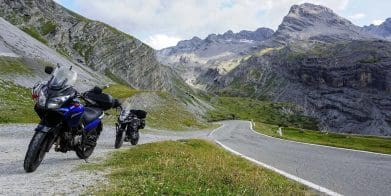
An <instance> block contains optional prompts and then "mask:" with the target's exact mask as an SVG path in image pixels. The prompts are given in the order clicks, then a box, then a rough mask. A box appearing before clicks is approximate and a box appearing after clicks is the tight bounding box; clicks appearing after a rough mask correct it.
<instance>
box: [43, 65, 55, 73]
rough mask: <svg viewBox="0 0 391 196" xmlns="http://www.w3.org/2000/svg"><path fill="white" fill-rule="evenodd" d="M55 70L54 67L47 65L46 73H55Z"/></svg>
mask: <svg viewBox="0 0 391 196" xmlns="http://www.w3.org/2000/svg"><path fill="white" fill-rule="evenodd" d="M53 70H54V68H53V67H51V66H46V67H45V73H47V74H49V75H50V74H52V73H53Z"/></svg>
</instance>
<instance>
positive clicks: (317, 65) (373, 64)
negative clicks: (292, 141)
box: [210, 40, 391, 135]
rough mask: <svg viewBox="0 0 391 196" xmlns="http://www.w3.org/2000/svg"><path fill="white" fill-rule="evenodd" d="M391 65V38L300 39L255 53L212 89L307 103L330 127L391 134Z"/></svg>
mask: <svg viewBox="0 0 391 196" xmlns="http://www.w3.org/2000/svg"><path fill="white" fill-rule="evenodd" d="M303 46H304V47H303ZM390 64H391V43H390V42H387V41H382V40H379V41H361V40H356V41H350V42H344V43H338V44H308V43H307V44H305V45H304V44H302V43H300V42H299V43H295V44H291V45H289V46H287V47H284V48H281V49H279V50H274V51H270V52H268V53H266V54H263V55H262V56H252V57H251V58H249V59H248V60H247V61H246V62H243V63H242V64H241V65H239V66H238V68H237V69H235V70H234V71H232V72H230V73H229V74H227V75H226V76H223V77H221V78H219V79H218V82H216V83H215V85H210V87H211V88H210V89H211V90H212V91H215V92H217V93H221V94H228V95H234V96H237V95H239V96H250V97H254V98H258V99H269V100H275V101H287V102H291V103H295V104H298V105H301V106H302V107H303V109H304V111H305V113H306V114H307V115H309V116H313V117H316V118H317V119H319V121H320V125H319V126H320V127H321V128H322V129H324V130H332V131H336V132H349V133H358V134H373V135H391V112H390V111H391V98H390V97H391V96H390V95H391V83H390V79H391V66H390ZM216 86H218V87H216Z"/></svg>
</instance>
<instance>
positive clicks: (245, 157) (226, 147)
mask: <svg viewBox="0 0 391 196" xmlns="http://www.w3.org/2000/svg"><path fill="white" fill-rule="evenodd" d="M224 126H225V124H223V125H222V126H221V127H218V128H216V129H214V130H213V131H212V132H210V133H209V134H208V137H210V136H212V135H213V134H214V133H215V132H216V131H217V130H219V129H222V128H224ZM250 128H251V130H252V131H254V130H253V129H252V124H251V122H250ZM214 141H215V142H216V143H217V144H218V145H220V146H221V147H223V148H224V149H226V150H228V151H229V152H231V153H233V154H235V155H238V156H240V157H242V158H244V159H247V160H249V161H251V162H253V163H255V164H258V165H260V166H262V167H265V168H267V169H270V170H272V171H274V172H277V173H279V174H281V175H283V176H285V177H287V178H289V179H291V180H294V181H296V182H299V183H302V184H304V185H306V186H308V187H311V188H313V189H315V190H318V191H319V192H322V193H325V194H327V195H330V196H341V194H339V193H336V192H334V191H331V190H329V189H327V188H324V187H322V186H320V185H317V184H315V183H312V182H310V181H307V180H304V179H302V178H300V177H298V176H295V175H292V174H290V173H287V172H285V171H282V170H280V169H277V168H275V167H273V166H270V165H268V164H266V163H263V162H260V161H258V160H255V159H253V158H251V157H248V156H246V155H243V154H241V153H239V152H237V151H235V150H233V149H232V148H229V147H228V146H226V145H224V144H223V143H221V142H220V141H218V140H216V139H215V140H214Z"/></svg>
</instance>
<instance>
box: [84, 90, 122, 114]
mask: <svg viewBox="0 0 391 196" xmlns="http://www.w3.org/2000/svg"><path fill="white" fill-rule="evenodd" d="M83 97H84V99H85V100H86V101H87V102H88V103H87V105H86V106H89V107H91V106H92V107H98V108H101V109H102V110H108V109H110V108H112V107H114V106H115V99H113V97H112V96H111V95H109V94H106V93H102V91H99V90H97V89H95V88H94V89H93V90H90V91H87V92H85V93H84V94H83Z"/></svg>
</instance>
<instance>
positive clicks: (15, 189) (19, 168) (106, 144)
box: [0, 124, 209, 195]
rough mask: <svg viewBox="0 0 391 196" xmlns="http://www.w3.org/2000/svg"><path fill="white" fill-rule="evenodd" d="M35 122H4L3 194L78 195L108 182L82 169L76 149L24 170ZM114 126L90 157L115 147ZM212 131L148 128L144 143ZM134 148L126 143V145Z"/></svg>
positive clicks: (0, 152) (0, 151)
mask: <svg viewBox="0 0 391 196" xmlns="http://www.w3.org/2000/svg"><path fill="white" fill-rule="evenodd" d="M35 126H36V125H34V124H10V125H0V195H42V194H43V195H53V194H56V195H58V194H66V195H69V194H71V195H77V194H80V193H82V192H83V191H84V190H86V188H88V187H91V186H94V185H96V184H99V183H104V182H105V181H106V180H107V179H105V177H104V174H103V173H101V172H94V171H84V170H80V169H78V167H79V165H80V164H83V163H85V161H84V160H81V159H78V158H77V156H76V154H75V153H74V152H73V151H70V152H67V153H65V154H64V153H60V152H54V151H53V149H52V150H50V152H49V153H47V154H46V156H45V159H44V160H43V162H42V164H41V165H40V167H39V168H38V169H37V170H36V171H35V172H33V173H25V171H24V170H23V160H24V156H25V153H26V150H27V147H28V144H29V142H30V139H31V137H32V136H33V134H34V131H33V130H34V128H35ZM114 133H115V130H114V127H108V126H106V127H104V130H103V132H102V134H101V137H100V138H99V141H98V145H97V147H96V148H95V151H94V154H93V155H92V156H91V158H90V159H89V160H88V162H90V163H94V162H99V161H101V160H103V159H104V158H105V156H106V155H107V154H108V153H110V152H112V151H114V150H115V149H114ZM208 133H209V131H186V132H170V131H145V132H141V135H140V144H142V143H149V142H157V141H163V140H178V139H187V138H204V139H206V138H207V135H208ZM124 148H131V145H130V143H124V145H123V147H122V149H124Z"/></svg>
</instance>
